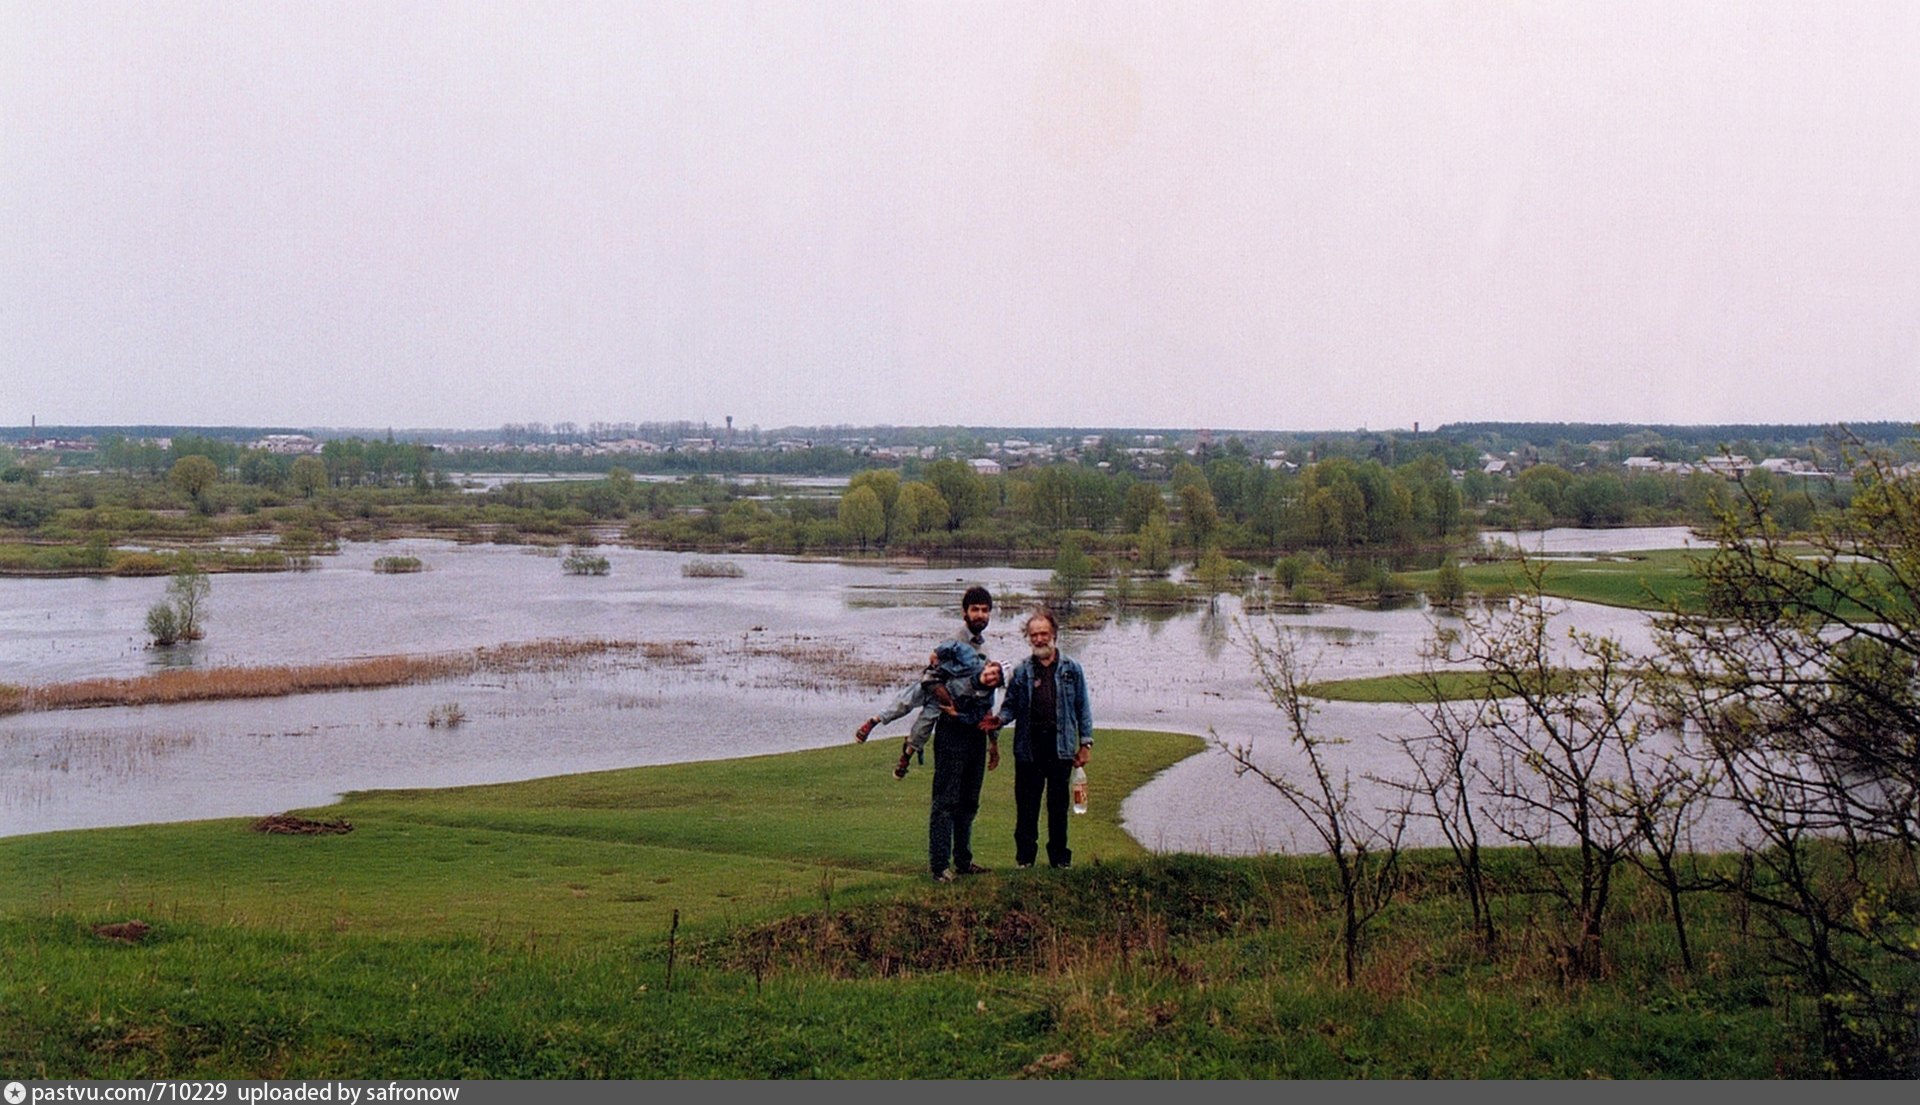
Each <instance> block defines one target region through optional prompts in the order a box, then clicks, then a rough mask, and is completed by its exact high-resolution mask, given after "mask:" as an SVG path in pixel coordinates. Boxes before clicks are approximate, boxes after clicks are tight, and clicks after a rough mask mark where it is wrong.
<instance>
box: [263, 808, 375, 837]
mask: <svg viewBox="0 0 1920 1105" xmlns="http://www.w3.org/2000/svg"><path fill="white" fill-rule="evenodd" d="M251 827H252V829H253V831H254V832H256V833H283V834H286V835H288V836H327V835H331V834H338V833H350V832H352V831H353V822H351V821H346V820H337V821H315V820H312V819H310V818H305V817H295V816H293V815H292V814H290V813H276V814H274V815H273V816H271V817H263V818H261V819H260V820H258V821H255V822H254V823H253V825H252V826H251Z"/></svg>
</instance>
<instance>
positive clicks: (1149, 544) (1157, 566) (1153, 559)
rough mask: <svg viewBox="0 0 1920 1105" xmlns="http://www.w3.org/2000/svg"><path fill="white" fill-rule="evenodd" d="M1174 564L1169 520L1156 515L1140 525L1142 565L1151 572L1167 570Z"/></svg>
mask: <svg viewBox="0 0 1920 1105" xmlns="http://www.w3.org/2000/svg"><path fill="white" fill-rule="evenodd" d="M1172 565H1173V532H1172V531H1171V530H1169V529H1168V528H1167V520H1166V519H1165V518H1163V517H1160V516H1158V515H1155V516H1154V517H1152V518H1149V519H1147V524H1146V525H1144V526H1142V527H1140V566H1141V567H1143V568H1145V569H1146V570H1147V571H1149V572H1154V573H1156V574H1157V573H1161V572H1165V571H1166V570H1167V569H1168V568H1169V567H1172Z"/></svg>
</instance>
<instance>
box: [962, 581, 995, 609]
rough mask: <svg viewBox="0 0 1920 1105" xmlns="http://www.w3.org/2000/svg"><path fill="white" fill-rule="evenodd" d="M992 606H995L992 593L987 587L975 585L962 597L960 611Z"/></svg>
mask: <svg viewBox="0 0 1920 1105" xmlns="http://www.w3.org/2000/svg"><path fill="white" fill-rule="evenodd" d="M992 605H993V594H992V592H990V591H988V590H987V589H986V588H985V587H982V586H980V585H979V584H977V583H976V584H974V585H973V586H972V587H969V588H967V593H966V594H964V595H961V596H960V609H962V610H965V609H966V608H967V607H969V606H992Z"/></svg>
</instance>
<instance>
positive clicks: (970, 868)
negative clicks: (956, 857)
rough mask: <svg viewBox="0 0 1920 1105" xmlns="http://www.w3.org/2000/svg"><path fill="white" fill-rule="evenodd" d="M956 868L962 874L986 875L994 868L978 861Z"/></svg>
mask: <svg viewBox="0 0 1920 1105" xmlns="http://www.w3.org/2000/svg"><path fill="white" fill-rule="evenodd" d="M954 870H955V871H958V872H959V873H960V874H962V875H984V874H986V873H987V872H988V871H990V870H992V869H991V868H988V867H982V866H980V865H979V864H977V863H969V864H967V865H966V866H965V867H956V868H954Z"/></svg>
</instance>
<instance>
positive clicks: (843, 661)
mask: <svg viewBox="0 0 1920 1105" xmlns="http://www.w3.org/2000/svg"><path fill="white" fill-rule="evenodd" d="M743 651H744V652H745V653H746V655H748V656H755V657H765V658H771V659H776V660H783V661H785V662H786V663H788V664H789V665H791V666H792V668H793V670H792V671H791V672H788V673H787V674H785V675H782V676H776V677H774V679H773V681H772V685H774V686H777V687H791V688H794V689H802V688H807V687H826V688H842V689H849V690H859V691H874V690H886V689H888V688H893V687H904V686H906V685H907V684H908V683H910V682H913V681H914V680H916V679H918V678H919V677H920V672H919V669H917V668H912V667H901V666H900V665H898V664H889V663H883V662H881V661H878V660H868V659H864V658H862V657H859V656H856V655H854V652H853V650H852V649H851V648H850V647H848V646H847V645H844V644H840V643H837V642H832V641H817V640H812V639H810V638H804V637H796V638H794V639H792V640H790V641H784V642H766V643H754V644H750V645H748V646H746V648H745V649H744V650H743Z"/></svg>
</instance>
